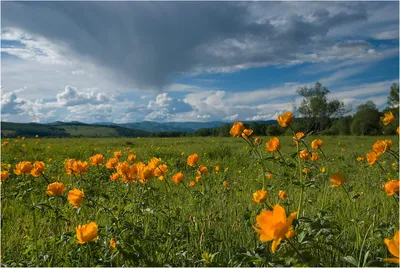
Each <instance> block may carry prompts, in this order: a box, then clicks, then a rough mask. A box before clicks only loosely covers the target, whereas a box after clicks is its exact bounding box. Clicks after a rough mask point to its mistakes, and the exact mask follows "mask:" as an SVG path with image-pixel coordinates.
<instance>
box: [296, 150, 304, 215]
mask: <svg viewBox="0 0 400 268" xmlns="http://www.w3.org/2000/svg"><path fill="white" fill-rule="evenodd" d="M296 147H297V159H298V166H299V176H300V185H301V191H300V200H299V206H298V209H297V218H299V217H300V215H301V209H302V207H303V198H304V185H303V176H302V175H303V174H302V171H301V159H300V151H299V143H296Z"/></svg>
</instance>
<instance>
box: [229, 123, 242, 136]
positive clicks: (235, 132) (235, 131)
mask: <svg viewBox="0 0 400 268" xmlns="http://www.w3.org/2000/svg"><path fill="white" fill-rule="evenodd" d="M244 129H245V127H244V124H243V123H242V122H235V123H233V126H232V128H231V130H230V131H229V134H231V136H233V137H240V135H242V132H243V130H244Z"/></svg>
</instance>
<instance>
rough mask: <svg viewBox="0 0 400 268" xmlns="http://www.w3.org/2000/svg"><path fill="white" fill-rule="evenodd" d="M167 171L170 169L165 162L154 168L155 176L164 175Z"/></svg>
mask: <svg viewBox="0 0 400 268" xmlns="http://www.w3.org/2000/svg"><path fill="white" fill-rule="evenodd" d="M167 171H168V166H167V165H165V164H163V165H160V166H158V167H157V168H156V169H155V170H154V176H156V177H160V176H164V175H165V173H167Z"/></svg>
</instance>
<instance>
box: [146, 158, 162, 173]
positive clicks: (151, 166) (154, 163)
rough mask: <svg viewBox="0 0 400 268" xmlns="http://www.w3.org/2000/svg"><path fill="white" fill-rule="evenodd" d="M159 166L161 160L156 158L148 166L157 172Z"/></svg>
mask: <svg viewBox="0 0 400 268" xmlns="http://www.w3.org/2000/svg"><path fill="white" fill-rule="evenodd" d="M159 165H161V159H160V158H156V157H153V158H152V159H151V160H150V163H149V164H148V166H149V167H150V168H152V169H153V170H155V169H156V168H157V167H158V166H159Z"/></svg>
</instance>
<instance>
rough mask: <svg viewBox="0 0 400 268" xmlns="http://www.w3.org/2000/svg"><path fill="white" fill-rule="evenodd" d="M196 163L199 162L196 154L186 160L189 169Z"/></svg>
mask: <svg viewBox="0 0 400 268" xmlns="http://www.w3.org/2000/svg"><path fill="white" fill-rule="evenodd" d="M197 161H199V156H198V155H197V154H191V155H189V156H188V158H187V164H188V165H189V166H191V167H194V165H196V163H197Z"/></svg>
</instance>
